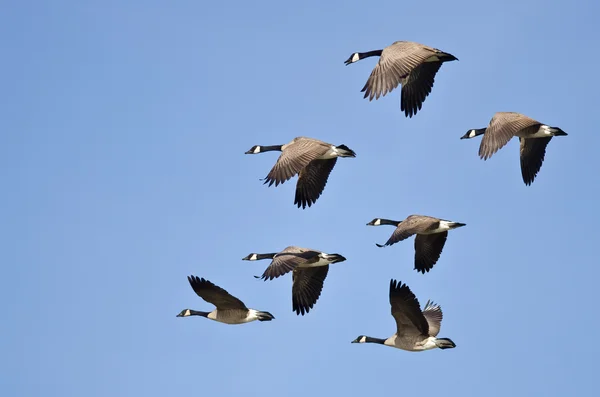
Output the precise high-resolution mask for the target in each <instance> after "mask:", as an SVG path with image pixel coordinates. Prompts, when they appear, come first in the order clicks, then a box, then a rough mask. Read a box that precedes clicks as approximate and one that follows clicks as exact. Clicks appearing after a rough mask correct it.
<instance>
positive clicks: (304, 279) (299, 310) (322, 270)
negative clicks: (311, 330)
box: [242, 246, 346, 316]
mask: <svg viewBox="0 0 600 397" xmlns="http://www.w3.org/2000/svg"><path fill="white" fill-rule="evenodd" d="M261 259H272V261H271V263H270V264H269V266H268V267H267V268H266V270H265V271H264V273H263V275H262V276H261V277H258V276H254V277H256V278H261V279H263V280H265V281H267V280H272V279H274V278H277V277H279V276H283V275H284V274H286V273H288V272H290V271H292V311H295V312H296V314H298V315H300V314H302V315H303V316H304V313H308V312H309V311H310V309H312V307H313V306H314V304H315V303H317V300H318V299H319V296H320V295H321V291H322V290H323V282H324V281H325V278H326V277H327V272H328V271H329V265H330V264H332V263H338V262H343V261H345V260H346V258H344V257H343V256H342V255H339V254H326V253H325V252H321V251H317V250H313V249H309V248H301V247H295V246H290V247H286V248H285V249H284V250H283V251H281V252H277V253H271V254H255V253H252V254H249V255H248V256H246V257H245V258H243V259H242V260H245V261H258V260H261Z"/></svg>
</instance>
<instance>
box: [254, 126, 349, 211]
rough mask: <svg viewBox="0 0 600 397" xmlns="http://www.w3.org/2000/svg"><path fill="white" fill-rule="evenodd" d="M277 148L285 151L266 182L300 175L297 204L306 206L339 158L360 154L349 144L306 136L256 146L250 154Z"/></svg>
mask: <svg viewBox="0 0 600 397" xmlns="http://www.w3.org/2000/svg"><path fill="white" fill-rule="evenodd" d="M276 150H278V151H281V152H282V153H281V155H280V156H279V158H278V159H277V162H276V163H275V166H274V167H273V168H272V169H271V171H270V172H269V174H268V175H267V177H266V178H265V182H264V183H265V184H266V183H269V186H271V185H273V183H275V186H278V185H279V184H280V183H284V182H285V181H287V180H289V179H290V178H292V177H293V176H294V175H296V174H299V177H298V182H297V184H296V198H295V199H294V204H297V205H298V208H300V206H302V208H303V209H304V208H306V206H309V207H310V206H311V205H312V204H314V203H316V202H317V199H318V198H319V197H320V196H321V193H323V190H324V189H325V185H326V184H327V179H328V178H329V174H330V173H331V170H333V167H334V166H335V163H336V162H337V158H338V157H356V153H354V151H353V150H351V149H349V148H348V147H347V146H346V145H339V146H335V145H332V144H330V143H326V142H323V141H320V140H318V139H313V138H307V137H303V136H300V137H296V138H294V139H293V140H292V141H291V142H289V143H286V144H285V145H274V146H260V145H255V146H252V148H251V149H250V150H248V151H247V152H246V154H258V153H264V152H269V151H276Z"/></svg>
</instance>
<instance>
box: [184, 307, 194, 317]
mask: <svg viewBox="0 0 600 397" xmlns="http://www.w3.org/2000/svg"><path fill="white" fill-rule="evenodd" d="M191 315H192V313H190V309H187V310H186V311H185V313H183V316H184V317H187V316H191Z"/></svg>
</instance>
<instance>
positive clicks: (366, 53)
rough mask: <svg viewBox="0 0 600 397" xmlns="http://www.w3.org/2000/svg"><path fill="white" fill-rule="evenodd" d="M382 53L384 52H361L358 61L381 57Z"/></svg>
mask: <svg viewBox="0 0 600 397" xmlns="http://www.w3.org/2000/svg"><path fill="white" fill-rule="evenodd" d="M382 52H383V50H374V51H369V52H359V53H358V59H365V58H368V57H374V56H381V53H382Z"/></svg>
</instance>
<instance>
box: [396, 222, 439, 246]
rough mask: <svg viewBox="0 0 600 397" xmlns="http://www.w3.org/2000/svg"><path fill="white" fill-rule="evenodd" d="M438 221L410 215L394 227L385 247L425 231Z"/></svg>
mask: <svg viewBox="0 0 600 397" xmlns="http://www.w3.org/2000/svg"><path fill="white" fill-rule="evenodd" d="M437 221H438V220H437V219H435V218H431V217H429V216H423V215H410V216H409V217H407V218H406V219H405V220H403V221H402V222H400V224H399V225H398V226H397V227H396V230H394V232H393V233H392V235H391V236H390V238H389V239H388V241H387V242H386V243H385V245H392V244H396V243H397V242H400V241H402V240H406V239H407V238H409V237H410V236H412V235H413V234H417V233H420V232H424V231H426V230H427V229H428V228H430V227H431V225H432V224H433V223H435V222H437Z"/></svg>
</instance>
